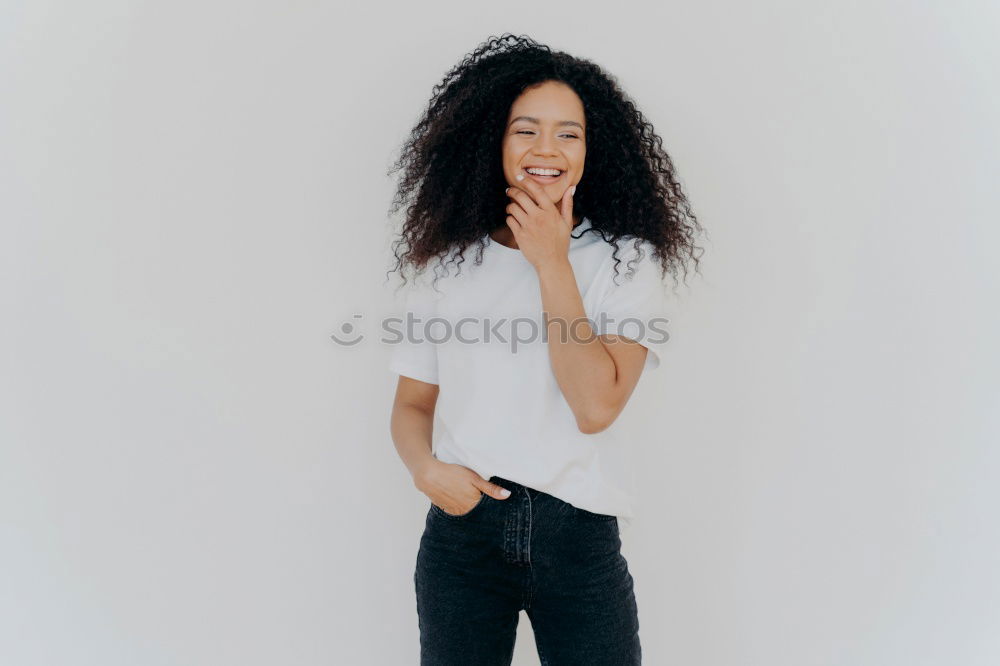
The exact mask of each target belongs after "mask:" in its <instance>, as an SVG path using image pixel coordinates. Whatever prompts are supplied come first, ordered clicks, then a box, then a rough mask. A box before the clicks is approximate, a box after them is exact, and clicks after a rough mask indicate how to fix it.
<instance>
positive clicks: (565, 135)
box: [514, 130, 580, 139]
mask: <svg viewBox="0 0 1000 666" xmlns="http://www.w3.org/2000/svg"><path fill="white" fill-rule="evenodd" d="M514 133H515V134H534V132H532V131H531V130H518V131H517V132H514ZM559 136H564V137H566V138H568V139H579V138H580V137H578V136H577V135H575V134H560V135H559Z"/></svg>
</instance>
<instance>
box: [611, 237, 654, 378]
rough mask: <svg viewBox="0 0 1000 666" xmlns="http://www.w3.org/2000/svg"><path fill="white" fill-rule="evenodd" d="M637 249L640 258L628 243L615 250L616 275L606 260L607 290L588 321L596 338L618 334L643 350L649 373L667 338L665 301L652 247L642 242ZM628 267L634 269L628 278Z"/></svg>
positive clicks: (613, 265)
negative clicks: (593, 327) (593, 328)
mask: <svg viewBox="0 0 1000 666" xmlns="http://www.w3.org/2000/svg"><path fill="white" fill-rule="evenodd" d="M640 249H641V251H642V252H641V254H642V256H641V257H639V254H638V253H637V251H636V250H634V249H633V247H632V244H631V243H629V244H627V245H625V247H623V248H622V249H621V250H619V255H618V258H619V259H620V260H621V263H620V264H618V275H617V276H616V275H615V262H614V259H610V260H609V264H608V266H607V268H608V273H609V276H608V277H607V287H606V289H605V290H604V294H603V296H602V297H601V301H600V305H599V306H598V308H597V312H596V314H595V316H594V317H593V318H592V319H593V320H594V323H595V324H596V327H595V330H596V331H597V333H598V335H618V336H621V337H624V338H629V339H630V340H635V341H636V342H638V343H640V344H642V345H643V346H644V347H646V349H648V350H649V352H648V353H647V354H646V364H645V365H644V366H643V368H644V369H649V370H653V369H655V368H657V367H659V365H660V360H661V356H662V354H663V352H664V348H665V345H666V343H667V341H668V339H669V337H670V336H669V335H668V333H667V322H668V319H667V298H666V294H665V286H664V282H663V279H662V278H661V277H660V263H659V261H657V260H656V258H655V257H654V256H653V248H652V246H651V245H650V244H648V243H644V244H642V245H640ZM636 257H639V258H638V259H637V258H636ZM630 268H632V269H634V272H633V274H632V276H631V277H629V269H630Z"/></svg>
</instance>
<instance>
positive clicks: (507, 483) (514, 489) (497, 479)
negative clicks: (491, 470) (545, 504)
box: [489, 474, 545, 498]
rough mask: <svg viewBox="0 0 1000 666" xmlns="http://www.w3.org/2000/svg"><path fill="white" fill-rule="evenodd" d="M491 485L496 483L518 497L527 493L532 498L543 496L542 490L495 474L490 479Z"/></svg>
mask: <svg viewBox="0 0 1000 666" xmlns="http://www.w3.org/2000/svg"><path fill="white" fill-rule="evenodd" d="M489 481H490V483H495V484H497V485H498V486H500V487H502V488H506V489H507V490H509V491H510V494H511V495H512V496H513V495H517V494H518V493H527V494H528V495H529V496H530V497H533V498H534V497H538V496H539V495H543V494H545V493H543V492H542V491H541V490H536V489H534V488H532V487H531V486H526V485H524V484H521V483H518V482H517V481H511V480H510V479H505V478H503V477H502V476H496V475H495V474H494V475H493V476H491V477H490V479H489Z"/></svg>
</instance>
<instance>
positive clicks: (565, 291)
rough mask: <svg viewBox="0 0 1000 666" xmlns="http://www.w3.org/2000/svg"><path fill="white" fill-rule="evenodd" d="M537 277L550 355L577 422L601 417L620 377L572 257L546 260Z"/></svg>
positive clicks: (588, 422)
mask: <svg viewBox="0 0 1000 666" xmlns="http://www.w3.org/2000/svg"><path fill="white" fill-rule="evenodd" d="M538 278H539V283H540V285H541V296H542V309H543V310H544V312H545V313H546V315H547V318H546V322H545V326H546V332H547V334H548V349H549V359H550V361H551V364H552V371H553V373H554V374H555V377H556V381H557V383H558V384H559V388H560V390H561V391H562V394H563V396H564V397H565V398H566V402H567V403H568V404H569V406H570V409H572V410H573V413H574V415H575V416H576V420H577V423H578V424H580V425H581V426H584V425H585V424H591V423H597V422H600V421H601V420H603V419H604V418H605V415H606V414H607V412H609V411H610V410H611V396H612V395H613V393H614V388H615V385H616V382H617V369H616V367H615V363H614V359H613V358H612V357H611V355H610V354H609V353H608V351H607V349H606V348H605V347H604V344H603V343H602V342H601V341H600V339H598V338H597V335H596V332H595V331H594V329H593V327H592V326H591V325H590V322H589V321H588V320H587V313H586V311H585V309H584V307H583V299H582V298H581V296H580V289H579V287H578V286H577V283H576V276H575V275H574V273H573V266H572V264H570V262H569V259H568V258H567V259H566V260H564V261H557V262H551V263H548V264H545V265H544V266H543V267H541V268H539V269H538ZM588 427H589V426H588Z"/></svg>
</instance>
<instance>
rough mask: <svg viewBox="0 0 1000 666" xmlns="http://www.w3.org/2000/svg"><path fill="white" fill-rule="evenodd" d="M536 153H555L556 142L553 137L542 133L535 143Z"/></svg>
mask: <svg viewBox="0 0 1000 666" xmlns="http://www.w3.org/2000/svg"><path fill="white" fill-rule="evenodd" d="M535 154H536V155H555V154H556V149H555V143H553V139H552V138H551V137H549V136H547V135H545V134H542V135H541V137H540V138H539V139H538V141H537V142H536V143H535Z"/></svg>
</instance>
